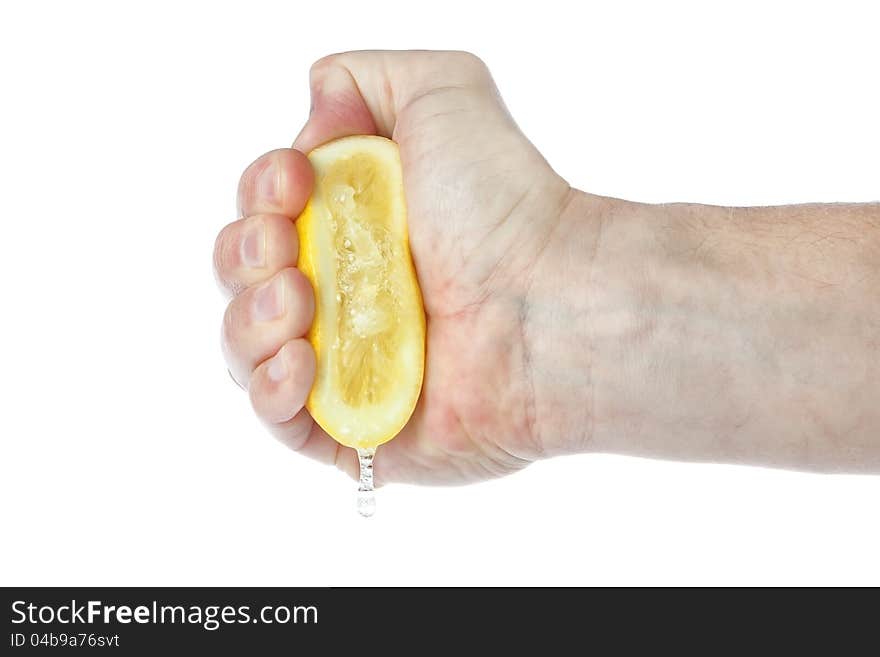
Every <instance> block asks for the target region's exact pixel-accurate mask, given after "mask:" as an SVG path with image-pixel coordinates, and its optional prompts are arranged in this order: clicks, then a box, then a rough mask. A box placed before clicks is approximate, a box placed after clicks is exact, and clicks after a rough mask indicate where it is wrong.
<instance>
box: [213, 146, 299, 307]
mask: <svg viewBox="0 0 880 657" xmlns="http://www.w3.org/2000/svg"><path fill="white" fill-rule="evenodd" d="M313 184H314V173H313V172H312V167H311V165H310V164H309V161H308V159H306V156H305V155H303V154H302V153H300V152H299V151H295V150H293V149H290V148H282V149H279V150H275V151H270V152H268V153H266V154H265V155H261V156H260V157H259V158H257V159H256V160H255V161H254V162H253V163H252V164H251V165H250V166H248V167H247V169H245V172H244V173H243V174H242V176H241V180H240V181H239V185H238V205H239V212H240V213H241V215H242V216H244V217H245V218H244V219H239V220H238V221H235V222H233V223H231V224H229V225H228V226H226V227H225V228H224V229H223V230H222V231H221V232H220V234H219V235H218V236H217V241H216V242H215V244H214V270H215V273H216V276H217V279H218V281H219V282H220V285H221V286H222V287H223V288H225V289H226V290H227V291H228V292H232V293H233V294H238V293H239V292H241V291H242V290H243V289H245V288H246V287H249V286H251V285H256V284H257V283H262V282H263V281H265V280H267V279H268V278H269V277H270V276H272V275H274V274H276V273H277V272H278V271H280V270H281V269H283V268H285V267H292V266H294V265H295V264H296V259H297V255H298V250H299V241H298V240H297V236H296V229H295V227H294V225H293V220H294V219H296V217H298V216H299V214H300V213H301V212H302V210H303V208H304V207H305V204H306V202H307V201H308V199H309V195H310V194H311V193H312V186H313Z"/></svg>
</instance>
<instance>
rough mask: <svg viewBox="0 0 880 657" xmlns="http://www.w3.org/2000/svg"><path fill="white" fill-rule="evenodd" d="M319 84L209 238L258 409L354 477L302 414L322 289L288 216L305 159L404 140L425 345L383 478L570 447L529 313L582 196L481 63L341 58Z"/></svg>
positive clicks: (322, 70) (348, 453)
mask: <svg viewBox="0 0 880 657" xmlns="http://www.w3.org/2000/svg"><path fill="white" fill-rule="evenodd" d="M311 92H312V110H311V114H310V116H309V119H308V122H307V123H306V126H305V127H304V128H303V130H302V132H301V133H300V134H299V136H298V137H297V139H296V141H295V143H294V148H293V149H280V150H275V151H271V152H269V153H266V154H265V155H263V156H261V157H259V158H258V159H257V160H256V161H255V162H254V163H253V164H251V165H250V166H249V167H248V168H247V170H246V171H245V172H244V174H243V175H242V178H241V181H240V184H239V190H238V203H239V213H240V216H241V217H243V218H242V219H239V220H238V221H236V222H234V223H232V224H230V225H228V226H227V227H225V228H224V229H223V231H222V232H221V233H220V235H219V236H218V238H217V242H216V246H215V253H214V262H215V266H216V270H217V275H218V278H219V279H220V281H221V282H222V284H223V286H224V287H225V288H226V289H227V290H228V291H229V292H230V293H232V294H233V295H234V296H233V298H232V300H231V302H230V303H229V306H228V308H227V311H226V314H225V317H224V321H223V347H224V353H225V356H226V359H227V362H228V365H229V369H230V372H231V373H232V375H233V377H234V378H235V379H236V380H237V381H238V382H239V383H240V384H241V385H242V386H243V387H246V388H247V389H248V391H249V394H250V399H251V402H252V404H253V407H254V410H255V411H256V413H257V415H258V416H259V417H260V418H261V420H262V421H263V422H264V423H265V424H266V425H267V426H268V427H269V428H270V430H271V431H272V433H274V434H275V435H276V436H277V437H278V438H280V439H281V440H282V441H283V442H284V443H286V444H287V445H289V446H290V447H292V448H293V449H295V450H297V451H299V452H301V453H303V454H305V455H307V456H311V457H313V458H316V459H318V460H320V461H323V462H325V463H334V464H336V465H337V466H339V467H341V468H342V469H343V470H345V471H346V472H348V473H349V474H350V475H352V476H354V477H356V475H357V459H356V454H355V452H354V450H351V449H348V448H345V447H342V446H340V445H339V444H338V443H336V442H335V441H334V440H333V439H332V438H331V437H330V436H328V435H327V434H326V433H325V432H324V431H323V430H322V429H321V428H320V427H319V426H318V425H317V424H316V423H315V422H314V421H313V420H312V418H311V417H310V415H309V413H308V411H307V410H305V409H304V407H303V405H304V402H305V400H306V397H307V396H308V393H309V390H310V388H311V385H312V382H313V378H314V372H315V356H314V352H313V351H312V348H311V346H310V345H309V344H308V342H306V340H305V339H304V337H303V336H304V335H305V334H306V332H307V331H308V328H309V325H310V323H311V321H312V316H313V312H314V300H313V293H312V290H311V288H310V286H309V283H308V281H307V280H306V279H305V277H304V276H303V275H302V274H301V273H300V272H299V271H298V270H297V269H296V259H297V247H298V244H297V236H296V230H295V227H294V225H293V221H295V219H296V217H297V216H298V215H299V213H300V212H301V210H302V209H303V207H304V205H305V203H306V200H307V199H308V196H309V194H310V192H311V187H312V184H313V173H312V171H311V167H310V165H309V163H308V160H307V159H306V158H305V156H304V155H303V152H308V151H309V150H311V149H312V148H314V147H316V146H318V145H319V144H322V143H324V142H327V141H330V140H332V139H335V138H338V137H342V136H345V135H351V134H379V135H383V136H385V137H389V138H391V139H393V140H394V141H395V142H397V143H398V145H399V147H400V155H401V161H402V165H403V177H404V185H405V194H406V199H407V206H408V220H409V233H410V247H411V250H412V256H413V260H414V264H415V268H416V271H417V274H418V278H419V284H420V286H421V289H422V294H423V297H424V304H425V312H426V316H427V341H428V344H427V363H426V371H425V380H424V387H423V390H422V395H421V399H420V401H419V403H418V406H417V407H416V410H415V412H414V414H413V416H412V418H411V420H410V421H409V423H408V424H407V425H406V427H405V428H404V429H403V431H402V432H401V434H400V435H399V436H398V437H397V438H395V439H394V440H393V441H391V442H389V443H387V444H385V445H383V446H382V448H381V449H380V450H379V451H378V452H377V456H376V460H375V464H374V469H375V477H376V480H377V482H379V483H381V482H387V481H407V482H414V483H464V482H470V481H476V480H480V479H484V478H487V477H494V476H499V475H504V474H507V473H510V472H513V471H515V470H518V469H520V468H522V467H524V466H525V465H527V464H528V463H530V462H531V461H533V460H535V459H537V458H538V457H540V456H541V455H543V454H545V453H554V452H558V451H560V450H562V451H564V450H565V449H567V448H566V446H563V445H557V444H553V445H549V444H546V443H545V441H544V440H543V439H542V437H541V431H540V430H539V427H538V423H539V417H538V415H539V413H538V410H537V409H536V401H535V382H534V372H533V370H534V368H535V366H536V365H535V362H534V359H533V352H534V350H535V345H534V344H532V337H533V336H529V335H528V333H529V331H527V330H526V327H525V321H526V315H527V313H528V308H529V304H528V300H527V297H528V293H529V288H530V286H531V282H532V280H531V279H532V276H533V273H534V271H535V267H536V264H537V262H538V261H539V259H540V258H541V255H542V251H543V250H544V248H545V247H546V245H547V244H548V241H549V240H550V237H551V235H552V233H553V231H554V228H555V227H556V226H557V224H558V223H559V221H560V218H561V217H562V215H563V213H564V212H565V211H566V208H567V206H568V205H569V204H570V202H571V199H572V190H571V189H570V187H569V185H568V184H567V183H566V182H565V181H564V180H563V179H562V178H561V177H560V176H558V175H557V174H556V173H555V172H554V171H553V170H552V169H551V168H550V167H549V165H548V164H547V163H546V162H545V161H544V159H543V158H542V157H541V155H540V154H539V153H538V152H537V151H536V149H535V148H534V147H533V146H532V145H531V144H530V143H529V141H528V140H527V139H526V138H525V137H524V136H523V135H522V133H521V132H520V131H519V130H518V129H517V127H516V125H515V124H514V122H513V120H512V119H511V117H510V115H509V114H508V112H507V110H506V108H505V107H504V105H503V103H502V101H501V99H500V97H499V95H498V92H497V90H496V88H495V85H494V83H493V82H492V79H491V77H490V75H489V72H488V70H487V69H486V67H485V66H484V65H483V63H482V62H481V61H480V60H479V59H477V58H476V57H474V56H472V55H470V54H467V53H460V52H355V53H345V54H340V55H333V56H330V57H327V58H324V59H322V60H320V61H319V62H317V63H316V64H315V65H314V66H313V68H312V71H311Z"/></svg>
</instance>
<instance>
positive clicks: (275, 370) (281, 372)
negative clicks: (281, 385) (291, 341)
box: [266, 353, 287, 383]
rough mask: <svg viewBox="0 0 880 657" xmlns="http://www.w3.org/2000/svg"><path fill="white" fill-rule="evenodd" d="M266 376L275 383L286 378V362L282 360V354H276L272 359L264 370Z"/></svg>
mask: <svg viewBox="0 0 880 657" xmlns="http://www.w3.org/2000/svg"><path fill="white" fill-rule="evenodd" d="M266 376H268V377H269V380H270V381H274V382H275V383H278V382H279V381H283V380H284V379H286V378H287V362H286V361H285V360H284V354H282V353H278V354H275V355H274V356H273V357H272V360H270V361H269V366H268V367H267V368H266Z"/></svg>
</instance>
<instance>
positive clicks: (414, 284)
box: [296, 136, 425, 449]
mask: <svg viewBox="0 0 880 657" xmlns="http://www.w3.org/2000/svg"><path fill="white" fill-rule="evenodd" d="M308 158H309V161H310V162H311V163H312V167H313V168H314V171H315V187H314V190H313V192H312V196H311V198H310V199H309V202H308V204H307V205H306V207H305V209H304V210H303V212H302V214H301V215H300V217H299V218H298V219H297V221H296V226H297V233H298V234H299V243H300V244H299V263H298V267H299V268H300V270H302V272H303V273H304V274H305V275H306V277H308V279H309V280H310V281H311V283H312V286H313V287H314V290H315V302H316V303H315V319H314V322H313V323H312V328H311V330H310V331H309V334H308V336H307V337H308V340H309V342H311V344H312V346H313V347H314V349H315V354H316V356H317V370H316V375H315V382H314V384H313V386H312V390H311V393H310V394H309V398H308V401H307V402H306V407H307V408H308V409H309V412H310V413H311V414H312V417H313V418H314V419H315V421H316V422H317V423H318V424H320V425H321V427H322V428H323V429H324V430H325V431H326V432H327V433H328V434H330V435H331V436H333V438H335V439H336V440H337V441H338V442H340V443H342V444H343V445H347V446H349V447H354V448H359V449H368V448H373V447H376V446H378V445H381V444H382V443H385V442H387V441H389V440H391V439H392V438H394V436H396V435H397V433H398V432H399V431H400V430H401V429H402V428H403V426H404V425H405V424H406V422H407V421H408V420H409V418H410V416H411V415H412V412H413V409H414V408H415V406H416V402H417V401H418V399H419V394H420V392H421V387H422V379H423V377H424V371H425V311H424V308H423V306H422V295H421V291H420V290H419V284H418V279H417V278H416V273H415V269H414V267H413V263H412V257H411V255H410V251H409V238H408V234H407V223H406V201H405V199H404V195H403V177H402V172H401V166H400V154H399V152H398V149H397V144H395V143H394V142H393V141H391V140H388V139H385V138H383V137H372V136H369V137H368V136H356V137H345V138H343V139H338V140H336V141H332V142H330V143H327V144H325V145H323V146H319V147H318V148H316V149H315V150H313V151H312V152H311V153H309V154H308Z"/></svg>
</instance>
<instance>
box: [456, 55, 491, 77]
mask: <svg viewBox="0 0 880 657" xmlns="http://www.w3.org/2000/svg"><path fill="white" fill-rule="evenodd" d="M448 57H449V58H450V61H451V63H454V64H455V65H456V66H457V67H458V68H459V69H460V70H462V71H465V72H467V73H469V74H470V75H472V76H474V77H486V76H488V75H489V67H488V66H486V63H485V62H484V61H483V60H482V59H480V58H479V57H477V56H476V55H475V54H474V53H472V52H468V51H466V50H453V51H450V52H449V53H448Z"/></svg>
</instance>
